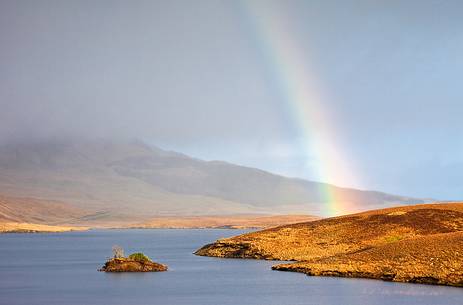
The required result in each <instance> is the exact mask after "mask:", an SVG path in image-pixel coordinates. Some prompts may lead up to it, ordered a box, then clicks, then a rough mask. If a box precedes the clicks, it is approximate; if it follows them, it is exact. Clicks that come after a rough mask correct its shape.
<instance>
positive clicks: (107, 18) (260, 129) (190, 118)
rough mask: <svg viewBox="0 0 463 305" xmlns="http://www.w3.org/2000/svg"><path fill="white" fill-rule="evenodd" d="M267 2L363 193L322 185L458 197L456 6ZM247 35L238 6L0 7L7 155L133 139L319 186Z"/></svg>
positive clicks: (460, 42)
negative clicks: (70, 143) (52, 145)
mask: <svg viewBox="0 0 463 305" xmlns="http://www.w3.org/2000/svg"><path fill="white" fill-rule="evenodd" d="M256 3H257V5H260V6H259V7H260V8H261V10H260V11H261V13H262V14H266V13H267V10H268V8H267V7H279V5H280V6H281V11H279V14H281V16H282V18H286V19H285V20H289V21H288V22H289V28H290V29H292V35H294V36H295V37H297V38H298V39H297V41H298V47H299V48H300V49H301V52H302V53H306V54H307V57H308V58H307V61H308V62H309V61H310V62H311V63H314V65H313V66H314V71H313V72H314V73H315V74H316V75H317V76H318V79H319V81H320V83H322V84H323V88H324V90H325V91H326V92H329V99H327V100H326V101H323V102H324V103H325V106H326V108H327V109H331V110H332V112H333V113H334V118H335V120H333V122H330V125H332V126H334V128H336V129H338V130H339V132H340V133H341V131H342V134H343V141H344V143H347V145H345V146H344V147H343V150H344V154H345V155H346V160H352V161H353V160H355V161H356V164H357V165H358V166H357V168H356V170H357V171H358V175H359V176H361V177H362V178H363V179H362V183H361V184H360V185H352V184H351V182H349V181H337V180H336V177H332V181H326V182H331V183H335V184H338V185H341V186H349V187H357V188H361V189H380V190H384V191H387V192H391V193H397V194H406V195H410V196H419V197H431V198H436V199H461V198H462V197H463V191H462V190H461V186H460V185H459V183H458V181H462V178H463V170H462V169H463V157H462V156H463V141H462V138H461V135H462V134H463V125H462V124H461V115H462V113H463V106H462V104H461V100H462V98H463V89H462V87H461V84H460V82H461V81H460V79H461V77H460V74H461V71H462V70H463V57H462V56H461V54H463V24H462V22H463V21H462V19H461V18H460V17H461V16H459V15H460V14H459V13H460V12H461V9H462V3H461V2H460V1H445V2H441V1H407V2H400V1H376V2H374V3H373V2H371V1H311V2H310V3H307V2H306V1H291V4H292V5H291V6H288V7H283V6H282V5H281V4H278V2H275V3H274V4H275V5H268V6H267V5H265V3H264V2H259V1H257V2H256ZM259 3H260V4H259ZM251 21H252V20H251ZM251 21H250V20H249V16H247V15H246V14H245V12H244V8H243V6H242V5H241V4H240V3H239V2H230V1H201V2H199V3H194V2H189V1H130V2H127V1H98V2H94V1H1V2H0V67H1V69H0V107H1V112H0V142H1V143H8V142H11V141H24V142H28V141H41V140H44V139H49V138H68V139H72V138H80V137H85V138H92V137H97V138H113V139H126V138H137V139H141V140H143V141H145V142H147V143H150V144H153V145H158V146H161V147H162V148H166V149H172V150H177V151H180V152H183V153H186V154H189V155H192V156H194V157H198V158H202V159H207V160H213V159H218V160H226V161H229V162H234V163H238V164H242V165H247V166H253V167H258V168H262V169H265V170H269V171H272V172H276V173H279V174H283V175H287V176H292V177H302V178H306V179H315V176H314V171H315V168H314V167H316V164H315V165H314V164H313V162H310V161H311V160H310V156H308V155H307V153H306V152H304V151H302V150H301V149H300V147H301V146H302V145H304V143H305V142H308V141H310V139H306V138H304V135H303V133H302V132H301V130H300V129H299V128H298V125H297V124H296V123H295V117H294V114H293V113H291V111H290V109H289V108H288V101H286V100H285V98H284V97H283V96H282V93H281V91H280V89H279V86H278V82H279V80H278V75H275V73H276V72H275V70H274V69H273V68H272V67H269V62H268V61H266V59H265V52H266V50H265V46H263V45H259V43H258V42H256V41H257V39H256V35H257V34H256V33H255V29H253V28H252V26H251V25H250V24H252V22H251ZM309 57H310V58H309ZM305 64H306V63H301V65H302V66H304V65H305Z"/></svg>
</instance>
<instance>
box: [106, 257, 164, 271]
mask: <svg viewBox="0 0 463 305" xmlns="http://www.w3.org/2000/svg"><path fill="white" fill-rule="evenodd" d="M99 271H104V272H159V271H167V266H166V265H163V264H159V263H155V262H153V261H152V260H151V259H150V258H149V257H147V256H146V255H144V254H143V253H134V254H131V255H129V256H128V257H121V256H117V257H113V258H111V259H109V260H108V261H107V262H106V263H105V265H104V266H103V267H102V268H101V269H100V270H99Z"/></svg>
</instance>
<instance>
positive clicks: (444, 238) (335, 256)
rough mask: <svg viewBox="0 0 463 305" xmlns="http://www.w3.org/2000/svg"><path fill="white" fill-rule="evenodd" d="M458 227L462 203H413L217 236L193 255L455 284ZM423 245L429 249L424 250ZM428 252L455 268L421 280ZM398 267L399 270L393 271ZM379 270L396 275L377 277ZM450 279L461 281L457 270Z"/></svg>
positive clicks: (460, 259)
mask: <svg viewBox="0 0 463 305" xmlns="http://www.w3.org/2000/svg"><path fill="white" fill-rule="evenodd" d="M461 231H463V203H448V204H432V205H417V206H407V207H398V208H391V209H384V210H375V211H368V212H364V213H359V214H354V215H347V216H341V217H335V218H329V219H322V220H318V221H312V222H306V223H299V224H293V225H287V226H282V227H277V228H272V229H268V230H263V231H259V232H253V233H248V234H244V235H240V236H236V237H232V238H227V239H222V240H218V241H216V242H215V243H213V244H210V245H206V246H204V247H203V248H201V249H199V250H198V251H197V252H196V254H198V255H207V256H217V257H241V258H258V259H277V260H296V261H303V262H305V263H300V264H295V265H294V266H293V267H288V265H284V266H283V267H277V269H279V270H293V271H302V272H306V273H307V274H314V275H315V274H325V275H340V276H362V274H361V273H355V272H354V271H355V270H357V269H358V268H361V267H363V268H364V269H358V270H362V272H363V276H366V277H374V278H384V279H390V280H397V281H405V280H406V279H408V280H409V281H417V282H420V281H421V282H436V283H440V284H449V285H457V284H458V283H459V282H458V281H457V280H450V278H451V277H452V274H455V271H452V270H456V269H455V268H454V267H455V266H461V263H462V262H463V256H462V255H461V252H458V251H457V253H460V255H453V254H452V253H456V252H455V251H454V250H455V249H454V248H455V245H459V244H461V243H460V242H461V239H462V235H461V234H460V233H461ZM454 232H457V234H455V233H454ZM447 234H454V235H447ZM423 238H424V239H423ZM428 248H429V249H434V252H432V251H430V252H428V251H427V249H428ZM425 249H426V250H425ZM439 251H440V252H439ZM462 252H463V251H462ZM382 253H388V254H387V256H388V257H392V259H380V257H379V255H380V254H382ZM362 255H363V256H362ZM433 256H435V257H436V258H438V259H439V260H440V261H449V262H451V263H452V264H455V266H454V267H452V264H447V265H439V268H440V269H439V270H440V271H439V272H437V273H436V272H435V273H432V274H433V275H434V276H436V278H432V279H426V278H425V277H423V276H421V275H423V274H425V273H424V272H422V270H424V266H425V264H426V261H430V259H431V258H432V257H433ZM394 257H397V259H394ZM362 258H363V260H362ZM399 258H400V259H399ZM355 262H356V263H355ZM349 264H350V265H349ZM346 266H352V267H349V268H351V269H349V268H347V267H346ZM398 266H402V267H401V268H402V269H400V270H399V269H398V268H399V267H398ZM355 268H357V269H355ZM436 268H437V267H436ZM388 270H389V271H388ZM391 270H392V271H391ZM420 270H421V271H420ZM460 270H461V268H460ZM380 271H381V272H383V273H384V274H388V272H389V273H390V272H395V274H401V275H397V277H395V276H394V277H391V276H385V277H383V276H381V274H382V273H381V272H380ZM349 272H350V273H349ZM369 272H370V273H369ZM406 273H408V274H409V275H410V276H409V277H408V278H407V277H405V276H403V274H406ZM444 275H445V276H444ZM420 277H422V279H421V280H420V279H419V278H420ZM456 278H457V279H459V280H462V281H463V278H462V277H461V274H460V275H458V274H457V275H456Z"/></svg>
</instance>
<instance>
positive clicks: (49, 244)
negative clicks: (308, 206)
mask: <svg viewBox="0 0 463 305" xmlns="http://www.w3.org/2000/svg"><path fill="white" fill-rule="evenodd" d="M241 232H242V231H236V230H121V231H119V230H117V231H115V230H109V231H90V232H83V233H82V232H75V233H64V234H4V235H0V304H2V305H3V304H5V305H6V304H8V305H15V304H27V305H34V304H40V305H49V304H64V305H72V304H79V305H87V304H105V305H107V304H110V305H115V304H124V305H133V304H160V305H170V304H172V305H173V304H195V305H196V304H197V305H219V304H220V305H228V304H234V305H236V304H241V305H246V304H253V305H272V304H278V305H297V304H314V305H315V304H316V305H324V304H336V305H361V304H368V305H375V304H378V305H381V304H384V305H386V304H387V305H399V304H420V305H425V304H429V305H438V304H452V305H456V304H463V289H461V288H452V287H438V286H427V285H413V284H397V283H387V282H382V281H375V280H362V279H341V278H328V277H308V276H305V275H303V274H298V273H289V272H277V271H271V270H270V266H271V265H272V264H274V262H266V261H255V260H236V259H217V258H207V257H198V256H195V255H193V254H191V253H192V252H193V251H194V250H195V249H197V248H198V247H200V246H201V245H204V244H206V243H209V242H212V241H214V240H216V239H217V238H221V237H227V236H231V235H236V234H238V233H241ZM114 244H118V245H121V246H123V247H124V248H125V249H126V253H130V252H133V251H142V252H144V253H146V254H148V255H149V256H150V257H151V258H152V259H154V260H156V261H159V262H162V263H165V264H167V265H169V268H170V269H169V271H168V272H162V273H137V274H129V273H125V274H106V273H102V272H97V271H96V270H97V269H98V268H99V267H101V265H102V264H103V262H104V261H105V259H106V258H107V257H108V256H110V254H111V246H112V245H114Z"/></svg>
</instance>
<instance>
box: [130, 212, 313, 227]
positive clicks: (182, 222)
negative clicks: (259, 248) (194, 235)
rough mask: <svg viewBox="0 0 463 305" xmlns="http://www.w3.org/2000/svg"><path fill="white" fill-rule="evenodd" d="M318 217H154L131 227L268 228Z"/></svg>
mask: <svg viewBox="0 0 463 305" xmlns="http://www.w3.org/2000/svg"><path fill="white" fill-rule="evenodd" d="M316 219H319V218H318V217H316V216H311V215H272V216H268V215H218V216H189V217H187V216H179V217H173V216H172V217H169V216H165V217H155V218H152V219H150V220H149V221H147V222H144V223H142V224H139V225H135V226H133V227H136V228H175V229H179V228H187V229H197V228H231V229H245V228H269V227H276V226H281V225H286V224H291V223H298V222H303V221H312V220H316Z"/></svg>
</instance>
